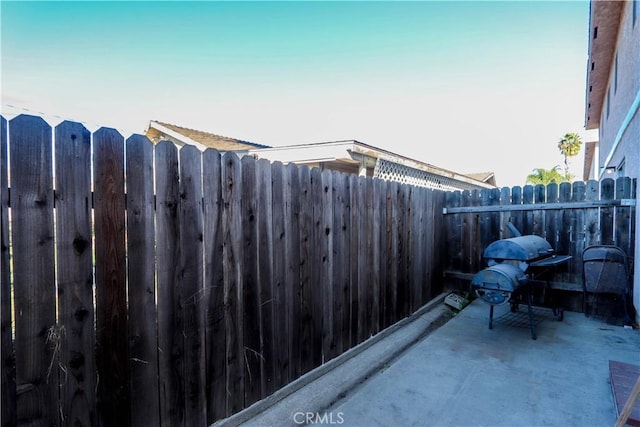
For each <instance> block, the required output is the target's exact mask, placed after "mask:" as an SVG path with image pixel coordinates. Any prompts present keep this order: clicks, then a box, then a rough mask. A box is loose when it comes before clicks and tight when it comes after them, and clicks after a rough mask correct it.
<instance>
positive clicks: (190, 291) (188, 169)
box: [178, 145, 207, 426]
mask: <svg viewBox="0 0 640 427" xmlns="http://www.w3.org/2000/svg"><path fill="white" fill-rule="evenodd" d="M179 218H180V221H179V224H180V257H179V263H180V272H179V276H178V286H179V289H180V291H179V292H180V305H181V309H182V310H183V319H184V329H183V330H182V333H183V336H184V378H185V392H186V396H185V424H186V425H187V426H192V425H205V424H206V422H207V414H206V410H207V405H206V391H205V381H206V374H205V337H204V331H205V328H204V318H205V297H204V296H205V292H204V286H203V283H202V280H203V264H202V259H203V257H202V250H203V222H202V158H201V154H200V151H199V150H198V149H197V148H195V147H194V146H188V145H187V146H184V147H182V148H181V149H180V208H179Z"/></svg>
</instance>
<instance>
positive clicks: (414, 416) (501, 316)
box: [328, 300, 640, 426]
mask: <svg viewBox="0 0 640 427" xmlns="http://www.w3.org/2000/svg"><path fill="white" fill-rule="evenodd" d="M488 311H489V309H488V306H487V305H486V304H484V303H483V302H482V301H480V300H476V301H475V302H474V303H472V304H471V305H470V306H468V307H467V308H465V309H464V310H463V311H462V312H461V313H460V314H459V315H458V316H456V318H454V319H452V320H451V321H449V322H448V323H446V324H445V325H444V326H442V327H441V328H439V329H438V330H437V331H435V332H434V333H432V334H431V335H429V336H428V337H426V338H425V339H424V340H422V341H421V342H419V343H417V344H416V345H414V346H413V347H411V348H410V349H409V350H408V351H407V352H405V353H404V354H403V355H402V356H401V357H400V358H398V359H397V360H396V361H395V362H394V363H393V364H392V365H391V366H389V368H388V369H385V370H384V371H382V372H380V373H379V374H378V375H376V376H375V377H372V378H371V379H369V380H368V381H367V382H366V383H364V384H363V385H362V386H360V387H359V388H358V389H357V390H353V391H352V392H351V393H349V394H348V395H347V396H346V397H345V398H344V399H342V400H341V401H339V402H337V403H336V404H335V405H334V406H333V407H331V408H329V410H328V413H330V414H333V418H334V419H336V418H338V416H340V419H341V420H343V423H342V425H345V426H416V425H426V426H586V425H588V426H611V425H613V424H614V423H615V420H616V413H615V409H614V403H613V398H612V393H611V385H610V382H609V360H617V361H620V362H626V363H638V361H639V360H640V333H639V331H635V330H629V329H624V328H622V327H616V326H611V325H607V324H604V323H602V322H600V321H598V320H594V319H589V318H585V316H584V315H583V314H579V313H565V316H564V321H562V322H559V321H556V320H554V317H553V316H552V314H551V310H546V309H536V322H537V328H538V339H537V340H532V339H531V334H530V331H529V325H528V321H527V316H526V310H523V311H522V312H518V313H511V312H509V307H508V306H501V307H499V310H497V311H496V321H495V325H494V329H493V330H489V329H488V322H487V320H488Z"/></svg>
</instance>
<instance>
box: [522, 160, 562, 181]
mask: <svg viewBox="0 0 640 427" xmlns="http://www.w3.org/2000/svg"><path fill="white" fill-rule="evenodd" d="M559 169H560V166H559V165H556V166H554V167H553V168H551V169H545V168H535V169H534V170H533V171H532V173H531V174H530V175H527V184H534V185H536V184H542V185H549V184H551V183H552V182H555V183H556V184H560V183H561V182H563V181H567V180H568V179H567V178H568V177H569V176H568V175H564V176H563V175H562V174H561V173H560V171H559Z"/></svg>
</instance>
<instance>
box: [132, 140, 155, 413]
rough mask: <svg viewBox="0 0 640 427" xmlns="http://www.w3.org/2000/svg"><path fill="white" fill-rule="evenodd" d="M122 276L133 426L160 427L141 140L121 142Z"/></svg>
mask: <svg viewBox="0 0 640 427" xmlns="http://www.w3.org/2000/svg"><path fill="white" fill-rule="evenodd" d="M126 178H127V254H128V262H127V267H128V271H127V276H128V283H129V286H128V290H129V300H128V303H129V307H134V308H135V309H133V310H129V337H130V341H129V342H130V348H129V352H130V366H131V368H130V369H131V394H132V396H136V401H137V404H139V405H140V407H139V409H137V410H135V411H132V418H131V424H132V425H133V426H146V425H150V424H153V425H159V424H160V418H159V417H160V407H159V392H158V358H157V351H158V350H157V346H158V344H157V324H156V319H157V312H156V301H155V300H156V291H155V271H156V268H155V229H154V200H153V196H154V195H153V146H152V145H151V141H149V140H148V139H147V138H146V137H144V136H141V135H132V136H131V137H129V138H128V139H127V142H126Z"/></svg>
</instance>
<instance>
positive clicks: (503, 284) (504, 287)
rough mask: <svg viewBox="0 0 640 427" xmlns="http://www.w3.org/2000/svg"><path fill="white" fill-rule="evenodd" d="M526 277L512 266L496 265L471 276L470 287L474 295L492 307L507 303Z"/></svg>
mask: <svg viewBox="0 0 640 427" xmlns="http://www.w3.org/2000/svg"><path fill="white" fill-rule="evenodd" d="M526 280H527V276H526V275H525V274H524V272H523V271H522V270H521V269H520V268H518V267H517V266H515V265H513V264H507V263H502V264H496V265H492V266H489V267H488V268H485V269H484V270H482V271H480V272H479V273H478V274H476V275H475V276H473V279H472V280H471V286H472V287H473V289H474V291H475V293H476V295H478V296H479V297H480V298H482V299H483V300H484V301H486V302H488V303H489V304H493V305H500V304H505V303H507V302H509V300H510V299H511V294H512V293H513V292H515V291H516V290H517V289H518V288H519V287H520V286H521V285H522V284H523V283H524V282H525V281H526Z"/></svg>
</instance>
